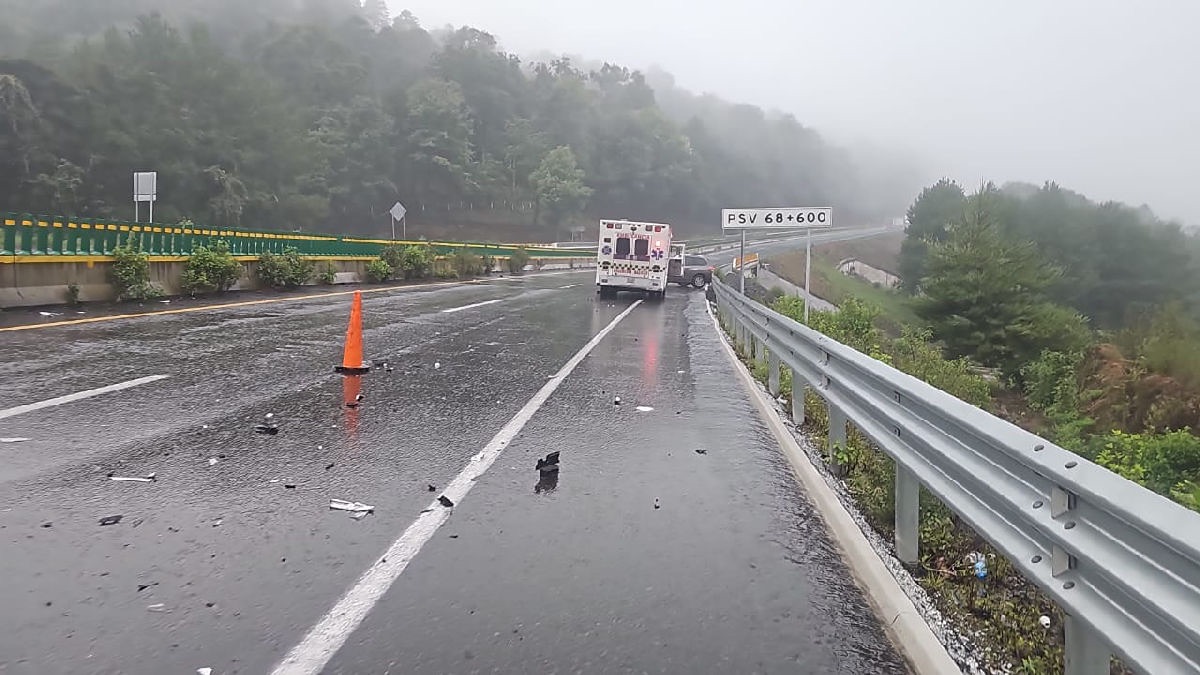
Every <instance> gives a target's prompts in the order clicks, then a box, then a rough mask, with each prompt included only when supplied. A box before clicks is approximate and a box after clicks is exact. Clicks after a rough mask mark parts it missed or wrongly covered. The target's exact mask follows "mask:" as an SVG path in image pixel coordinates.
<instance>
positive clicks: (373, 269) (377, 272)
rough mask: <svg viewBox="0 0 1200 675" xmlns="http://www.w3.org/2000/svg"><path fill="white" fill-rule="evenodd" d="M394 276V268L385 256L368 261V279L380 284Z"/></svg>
mask: <svg viewBox="0 0 1200 675" xmlns="http://www.w3.org/2000/svg"><path fill="white" fill-rule="evenodd" d="M391 278H392V268H391V266H390V265H388V264H387V261H386V260H384V259H383V258H376V259H375V260H372V261H371V262H369V263H367V281H369V282H371V283H373V284H380V283H383V282H385V281H387V280H388V279H391Z"/></svg>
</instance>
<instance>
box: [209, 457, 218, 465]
mask: <svg viewBox="0 0 1200 675" xmlns="http://www.w3.org/2000/svg"><path fill="white" fill-rule="evenodd" d="M208 465H209V466H216V465H217V458H216V457H209V458H208Z"/></svg>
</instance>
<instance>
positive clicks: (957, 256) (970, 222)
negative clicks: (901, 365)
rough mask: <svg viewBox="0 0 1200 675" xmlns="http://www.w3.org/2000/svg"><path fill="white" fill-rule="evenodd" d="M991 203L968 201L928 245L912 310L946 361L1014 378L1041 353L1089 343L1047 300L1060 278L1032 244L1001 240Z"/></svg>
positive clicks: (1078, 320) (988, 195) (1072, 319)
mask: <svg viewBox="0 0 1200 675" xmlns="http://www.w3.org/2000/svg"><path fill="white" fill-rule="evenodd" d="M996 200H997V194H996V192H995V191H994V190H985V191H983V192H981V193H980V194H978V195H974V196H972V197H971V198H970V199H969V200H968V201H967V204H966V212H965V213H964V214H963V215H962V216H960V217H959V218H958V220H957V222H954V223H952V224H951V225H949V227H948V228H947V230H946V235H945V238H944V240H942V241H940V242H935V243H932V244H931V246H930V249H929V256H928V258H927V260H926V261H925V265H926V276H925V277H924V278H923V279H922V280H921V285H920V287H921V289H922V291H923V295H922V296H920V297H918V298H917V299H916V301H915V309H916V311H917V313H918V315H919V316H921V317H922V318H923V319H925V320H926V321H927V322H928V323H929V326H930V328H931V329H932V331H933V335H934V337H936V338H937V339H939V340H941V341H942V342H944V343H945V345H946V349H947V351H948V352H949V353H950V355H951V356H954V357H959V356H968V357H971V358H973V359H975V360H976V361H978V362H979V363H982V364H983V365H986V366H994V367H998V368H1000V369H1001V370H1002V371H1003V372H1004V373H1005V375H1007V376H1016V375H1017V374H1018V373H1019V371H1020V369H1021V367H1022V366H1024V365H1025V364H1026V363H1028V362H1030V361H1032V360H1034V359H1036V358H1037V357H1038V355H1039V354H1041V353H1042V351H1043V350H1045V349H1049V350H1053V351H1062V352H1069V351H1073V350H1075V349H1081V348H1082V347H1083V346H1085V345H1086V343H1087V340H1088V337H1089V335H1088V329H1087V324H1086V320H1085V319H1084V318H1083V317H1082V316H1080V315H1079V314H1078V313H1077V312H1075V311H1073V310H1071V309H1068V308H1066V307H1062V306H1060V305H1055V304H1053V303H1051V302H1049V301H1048V300H1047V299H1046V295H1045V294H1046V290H1047V289H1048V288H1049V287H1050V285H1051V284H1052V283H1053V282H1054V281H1055V280H1056V279H1057V278H1058V276H1059V275H1060V274H1061V270H1060V269H1058V268H1056V267H1054V266H1053V265H1051V264H1049V263H1048V262H1047V261H1046V260H1045V259H1044V258H1042V256H1040V255H1039V254H1038V251H1037V249H1036V248H1035V246H1034V244H1033V243H1032V242H1028V241H1024V242H1013V241H1010V240H1009V239H1006V238H1005V237H1004V236H1003V235H1002V233H1001V231H1000V228H999V226H998V225H997V222H996V219H995V215H994V214H993V213H992V212H991V209H993V208H995V205H996V204H995V202H996Z"/></svg>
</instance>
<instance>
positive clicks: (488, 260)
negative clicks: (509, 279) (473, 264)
mask: <svg viewBox="0 0 1200 675" xmlns="http://www.w3.org/2000/svg"><path fill="white" fill-rule="evenodd" d="M574 266H575V265H573V264H572V265H571V267H574ZM495 270H496V256H494V255H485V256H483V273H484V274H491V273H492V272H494V271H495Z"/></svg>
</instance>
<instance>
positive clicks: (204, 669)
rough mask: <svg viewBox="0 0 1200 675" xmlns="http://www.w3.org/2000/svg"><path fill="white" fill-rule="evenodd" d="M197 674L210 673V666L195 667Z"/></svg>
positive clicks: (208, 674)
mask: <svg viewBox="0 0 1200 675" xmlns="http://www.w3.org/2000/svg"><path fill="white" fill-rule="evenodd" d="M196 673H197V675H212V668H197V669H196Z"/></svg>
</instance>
